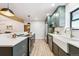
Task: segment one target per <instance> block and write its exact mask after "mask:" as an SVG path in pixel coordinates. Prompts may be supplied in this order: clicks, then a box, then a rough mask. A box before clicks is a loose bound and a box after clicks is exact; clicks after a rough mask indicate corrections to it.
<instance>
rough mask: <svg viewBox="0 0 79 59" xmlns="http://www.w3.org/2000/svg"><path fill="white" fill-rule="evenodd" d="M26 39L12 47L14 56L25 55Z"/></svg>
mask: <svg viewBox="0 0 79 59" xmlns="http://www.w3.org/2000/svg"><path fill="white" fill-rule="evenodd" d="M26 41H27V39H25V40H24V41H22V42H20V43H19V44H17V45H16V46H14V47H13V55H14V56H23V55H26V53H27V44H26Z"/></svg>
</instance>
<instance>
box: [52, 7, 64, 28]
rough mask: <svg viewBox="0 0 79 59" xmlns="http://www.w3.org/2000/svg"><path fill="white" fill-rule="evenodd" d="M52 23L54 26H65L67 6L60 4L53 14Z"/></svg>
mask: <svg viewBox="0 0 79 59" xmlns="http://www.w3.org/2000/svg"><path fill="white" fill-rule="evenodd" d="M51 20H52V22H51V24H53V26H54V27H64V26H65V6H59V7H58V8H57V9H56V11H55V12H54V13H53V15H51Z"/></svg>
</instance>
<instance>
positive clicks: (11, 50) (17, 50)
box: [0, 38, 28, 56]
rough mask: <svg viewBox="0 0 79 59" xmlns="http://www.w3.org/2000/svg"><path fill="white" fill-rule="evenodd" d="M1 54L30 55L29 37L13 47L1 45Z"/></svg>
mask: <svg viewBox="0 0 79 59" xmlns="http://www.w3.org/2000/svg"><path fill="white" fill-rule="evenodd" d="M0 56H28V38H27V39H25V40H23V41H21V42H20V43H18V44H16V45H15V46H13V47H0Z"/></svg>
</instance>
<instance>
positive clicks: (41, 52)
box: [30, 39, 54, 56]
mask: <svg viewBox="0 0 79 59" xmlns="http://www.w3.org/2000/svg"><path fill="white" fill-rule="evenodd" d="M30 56H54V55H53V53H52V52H51V51H50V49H49V47H48V44H47V43H46V42H45V41H44V40H41V39H38V40H36V41H35V44H34V48H33V50H32V52H31V54H30Z"/></svg>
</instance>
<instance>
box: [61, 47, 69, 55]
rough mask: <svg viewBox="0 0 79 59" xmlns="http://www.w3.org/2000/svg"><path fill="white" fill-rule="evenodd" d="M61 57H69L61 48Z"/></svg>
mask: <svg viewBox="0 0 79 59" xmlns="http://www.w3.org/2000/svg"><path fill="white" fill-rule="evenodd" d="M59 56H68V54H67V53H66V52H64V51H63V50H62V49H61V48H60V47H59Z"/></svg>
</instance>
